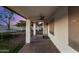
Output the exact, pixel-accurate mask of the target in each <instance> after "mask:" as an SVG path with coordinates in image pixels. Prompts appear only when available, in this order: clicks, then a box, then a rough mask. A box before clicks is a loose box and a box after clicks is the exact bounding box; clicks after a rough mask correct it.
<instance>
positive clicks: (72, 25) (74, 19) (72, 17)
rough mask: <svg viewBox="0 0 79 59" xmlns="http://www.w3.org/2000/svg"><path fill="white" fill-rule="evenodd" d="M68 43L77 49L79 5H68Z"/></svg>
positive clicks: (78, 46) (78, 47)
mask: <svg viewBox="0 0 79 59" xmlns="http://www.w3.org/2000/svg"><path fill="white" fill-rule="evenodd" d="M69 45H70V46H71V47H72V48H74V49H75V50H77V51H79V7H69Z"/></svg>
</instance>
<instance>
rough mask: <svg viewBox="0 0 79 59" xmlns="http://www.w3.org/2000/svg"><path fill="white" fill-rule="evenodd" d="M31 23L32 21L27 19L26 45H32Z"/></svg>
mask: <svg viewBox="0 0 79 59" xmlns="http://www.w3.org/2000/svg"><path fill="white" fill-rule="evenodd" d="M30 23H31V21H30V20H29V19H27V20H26V43H30V37H31V34H30V33H31V30H30V27H31V25H30Z"/></svg>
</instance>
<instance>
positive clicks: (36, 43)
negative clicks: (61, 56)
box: [19, 35, 59, 53]
mask: <svg viewBox="0 0 79 59" xmlns="http://www.w3.org/2000/svg"><path fill="white" fill-rule="evenodd" d="M19 53H59V51H58V49H57V48H56V47H55V45H54V44H53V43H52V42H51V40H50V39H49V38H44V37H43V35H37V36H33V37H32V38H31V43H30V44H26V45H24V46H23V48H22V49H21V50H20V51H19Z"/></svg>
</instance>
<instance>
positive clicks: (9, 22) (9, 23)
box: [7, 19, 10, 30]
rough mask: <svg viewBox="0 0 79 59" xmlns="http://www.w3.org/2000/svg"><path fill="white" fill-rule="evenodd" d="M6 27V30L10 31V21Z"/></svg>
mask: <svg viewBox="0 0 79 59" xmlns="http://www.w3.org/2000/svg"><path fill="white" fill-rule="evenodd" d="M7 26H8V30H10V19H9V23H8V25H7Z"/></svg>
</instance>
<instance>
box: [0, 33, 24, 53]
mask: <svg viewBox="0 0 79 59" xmlns="http://www.w3.org/2000/svg"><path fill="white" fill-rule="evenodd" d="M15 37H16V35H12V34H11V33H0V53H5V52H6V53H17V52H18V51H19V50H20V49H21V48H22V47H23V45H24V43H19V44H16V46H15V47H10V46H13V44H9V42H10V40H12V39H13V38H15ZM14 42H15V41H14Z"/></svg>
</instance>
